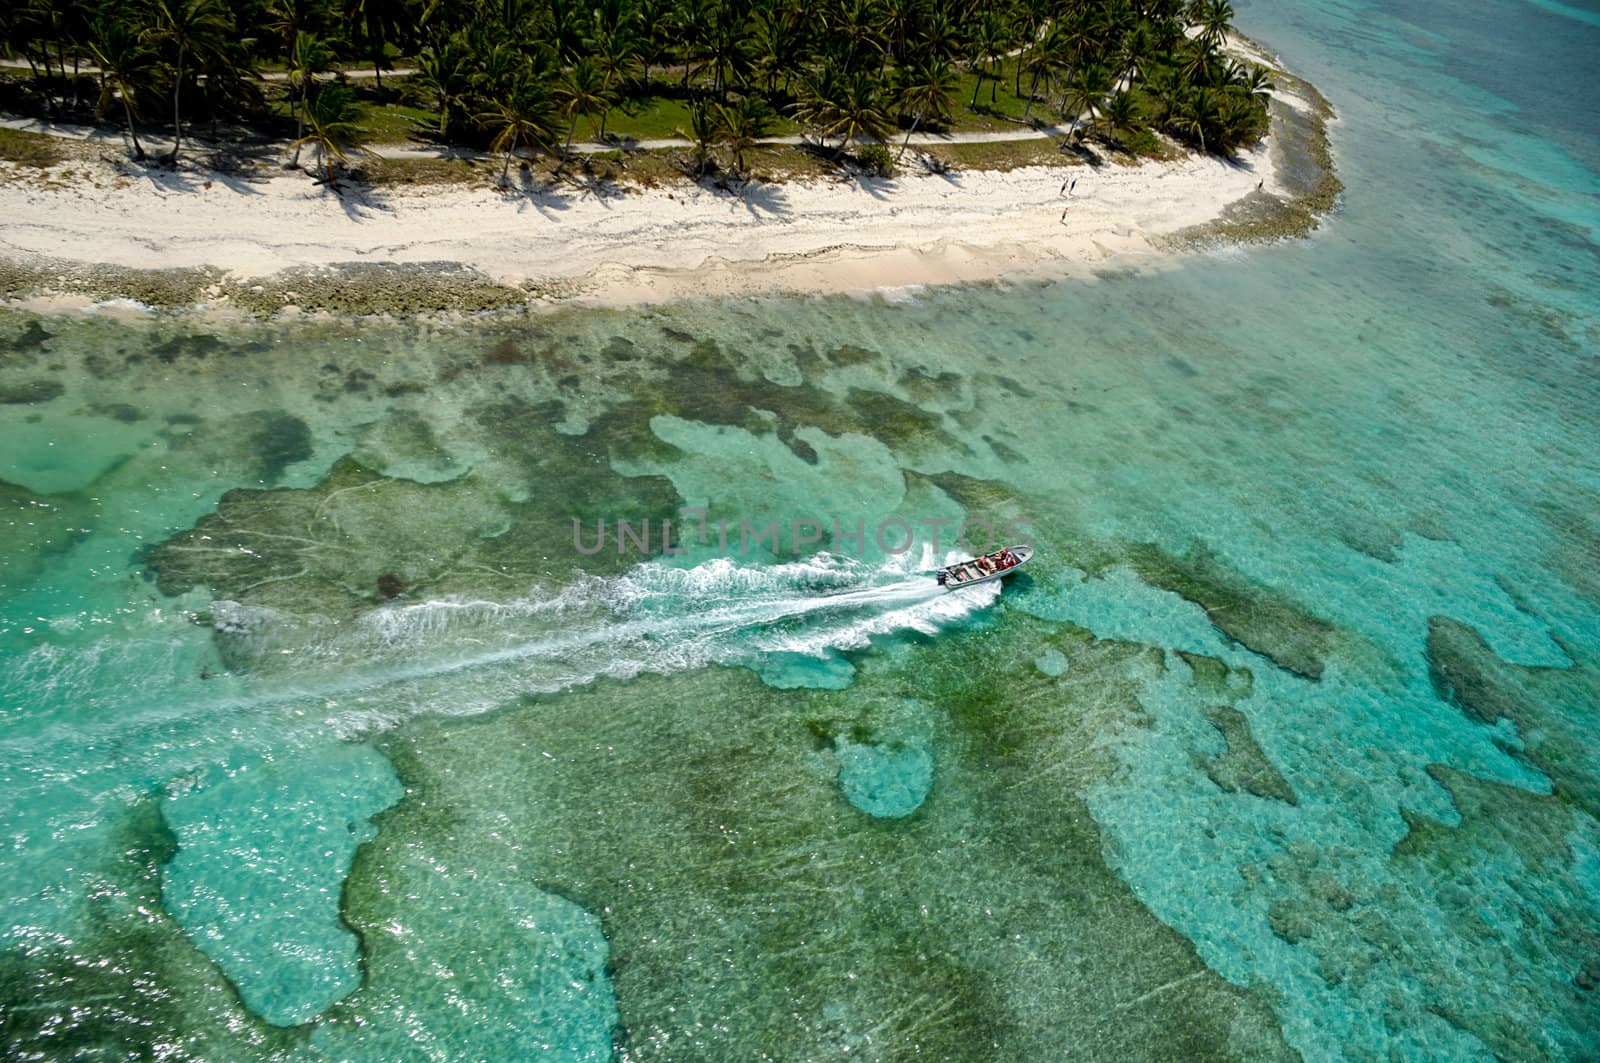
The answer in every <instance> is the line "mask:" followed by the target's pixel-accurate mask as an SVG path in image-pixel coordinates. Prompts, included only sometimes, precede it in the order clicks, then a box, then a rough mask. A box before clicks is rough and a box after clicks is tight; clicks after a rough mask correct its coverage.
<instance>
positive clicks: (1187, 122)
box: [1171, 87, 1217, 152]
mask: <svg viewBox="0 0 1600 1063" xmlns="http://www.w3.org/2000/svg"><path fill="white" fill-rule="evenodd" d="M1216 113H1217V102H1216V94H1215V93H1213V92H1212V91H1211V90H1210V89H1208V88H1204V87H1202V88H1198V89H1195V90H1194V91H1193V92H1191V93H1189V94H1188V95H1187V96H1185V97H1184V99H1183V100H1182V102H1181V103H1180V104H1179V106H1178V109H1177V111H1176V112H1175V113H1174V114H1173V116H1172V119H1171V122H1172V125H1173V126H1174V128H1176V129H1177V130H1178V132H1180V133H1185V134H1187V135H1189V136H1192V137H1194V138H1195V139H1196V140H1198V141H1199V142H1200V150H1201V151H1202V152H1203V151H1205V150H1206V130H1207V129H1208V128H1209V127H1210V126H1211V124H1212V123H1213V122H1214V121H1215V120H1216Z"/></svg>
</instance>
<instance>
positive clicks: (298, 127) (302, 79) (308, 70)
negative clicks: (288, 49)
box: [289, 30, 333, 166]
mask: <svg viewBox="0 0 1600 1063" xmlns="http://www.w3.org/2000/svg"><path fill="white" fill-rule="evenodd" d="M332 66H333V50H332V49H331V48H329V47H328V46H327V44H325V43H324V42H323V40H322V38H320V37H318V36H317V35H316V34H314V33H307V32H306V31H305V30H301V31H300V32H299V33H298V34H297V35H296V36H295V39H294V51H293V52H292V53H291V54H290V57H289V88H290V91H291V92H293V93H294V94H295V96H296V98H295V100H294V139H295V142H296V143H299V141H300V138H301V137H303V136H305V134H306V105H307V104H308V102H309V101H310V99H311V96H312V95H313V94H314V90H315V88H316V79H317V75H318V74H322V73H326V72H327V71H328V69H329V68H330V67H332ZM289 165H291V166H299V165H300V149H299V148H296V149H295V152H294V158H293V159H292V160H291V161H290V163H289Z"/></svg>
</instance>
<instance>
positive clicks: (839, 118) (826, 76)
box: [795, 63, 889, 151]
mask: <svg viewBox="0 0 1600 1063" xmlns="http://www.w3.org/2000/svg"><path fill="white" fill-rule="evenodd" d="M795 116H796V117H797V118H799V119H800V121H801V123H802V124H804V125H808V126H810V127H812V128H813V129H814V130H816V133H817V136H818V138H819V139H823V140H825V139H827V138H828V137H833V136H836V137H839V138H840V141H839V146H840V148H841V149H844V150H847V151H848V150H849V148H850V146H851V145H852V144H854V143H855V142H856V141H857V140H860V139H862V138H863V137H865V138H868V139H871V140H876V141H879V142H882V141H883V140H885V139H886V138H887V136H888V129H889V115H888V114H887V113H886V112H885V111H884V109H883V100H882V96H881V94H880V91H879V89H878V83H877V82H876V81H875V80H874V79H873V78H871V77H870V76H868V75H867V74H865V73H863V72H860V71H857V72H856V73H854V74H840V73H838V71H837V69H836V68H835V67H834V66H833V65H832V64H831V63H830V64H825V65H824V66H823V68H822V69H821V70H820V71H819V72H818V74H817V75H816V77H815V78H813V79H812V80H811V81H809V82H808V84H807V85H806V86H805V88H804V89H803V91H802V96H801V101H800V103H799V104H798V105H797V106H796V108H795Z"/></svg>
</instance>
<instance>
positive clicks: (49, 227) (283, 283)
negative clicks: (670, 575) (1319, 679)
mask: <svg viewBox="0 0 1600 1063" xmlns="http://www.w3.org/2000/svg"><path fill="white" fill-rule="evenodd" d="M1286 95H1287V94H1286ZM1313 95H1314V92H1313ZM1273 115H1274V135H1273V136H1269V137H1268V139H1267V141H1266V142H1265V143H1264V144H1263V145H1262V146H1260V147H1258V148H1257V149H1256V150H1254V151H1252V152H1249V153H1245V154H1242V155H1241V156H1240V157H1238V158H1237V159H1234V160H1230V161H1223V160H1220V159H1216V158H1211V157H1201V156H1189V157H1186V158H1183V159H1180V160H1177V161H1174V162H1145V163H1143V164H1141V165H1138V166H1126V165H1119V164H1117V163H1115V162H1110V161H1108V162H1106V163H1105V164H1103V165H1100V166H1094V167H1091V166H1086V165H1075V166H1068V165H1065V164H1063V165H1061V166H1033V167H1026V168H1021V169H1016V170H1012V171H1009V172H999V171H983V170H966V171H961V172H955V173H950V174H925V173H924V174H914V175H904V176H900V177H897V178H895V179H892V180H887V181H843V180H839V181H823V182H791V183H787V184H781V185H764V184H753V185H751V186H749V187H747V188H745V189H744V190H742V192H737V193H736V192H727V191H719V190H715V189H711V188H705V187H697V186H691V185H688V184H680V185H676V186H673V187H667V188H655V189H639V188H634V187H626V188H623V187H616V186H604V187H603V188H601V189H599V190H596V189H593V188H581V187H565V186H561V187H556V188H553V189H549V190H543V191H535V190H518V191H515V192H500V191H495V190H490V189H486V188H481V187H460V186H434V187H427V186H424V187H406V188H403V189H399V190H395V191H387V190H384V191H381V192H379V193H374V194H368V195H365V196H363V195H357V194H354V193H346V195H345V196H344V197H343V198H340V197H338V196H335V195H333V194H331V193H329V192H327V191H325V190H323V189H321V188H319V187H317V186H314V185H312V184H311V183H310V181H308V180H307V179H306V177H305V176H304V175H301V174H295V173H288V174H285V173H282V172H271V171H266V170H264V171H261V172H260V175H259V176H251V177H248V178H240V177H237V176H227V175H222V174H178V175H173V174H163V173H160V172H158V171H151V172H145V171H142V170H141V171H127V172H123V173H119V172H118V171H117V169H116V168H114V167H113V166H112V165H110V164H108V163H105V162H97V163H94V164H85V163H78V164H76V165H75V166H73V167H71V169H72V170H74V171H76V173H75V174H73V175H72V176H71V177H70V179H67V180H61V179H57V180H40V179H32V180H28V179H12V180H7V181H5V182H4V183H0V218H3V219H5V220H4V221H3V222H0V259H3V260H5V262H4V264H5V266H6V267H7V270H6V272H8V273H9V274H11V276H9V277H8V278H6V281H5V284H4V286H3V287H4V289H5V292H4V294H5V295H6V296H7V297H8V298H10V299H11V300H12V301H13V302H15V301H17V300H18V299H20V298H30V297H31V301H34V302H37V300H38V298H39V297H40V296H44V297H49V296H52V295H68V296H75V297H76V301H77V302H79V303H82V302H83V301H85V300H88V299H92V298H94V297H95V296H97V295H105V296H113V297H115V296H121V297H135V298H137V297H138V296H139V292H140V289H139V287H138V285H137V284H136V283H131V282H130V281H129V280H128V278H129V276H130V275H132V276H137V275H139V274H142V273H144V272H145V271H161V272H163V273H166V274H168V275H169V276H184V277H186V278H187V287H188V288H190V289H192V293H191V295H190V301H191V302H200V303H205V304H207V305H210V306H212V307H214V308H226V307H228V306H229V305H233V306H237V307H239V308H240V309H244V310H248V311H249V312H252V313H262V312H271V311H272V310H274V309H277V308H281V307H285V306H291V305H292V306H299V307H301V308H306V309H316V308H332V309H335V310H342V309H349V308H350V307H349V306H348V305H346V303H345V302H340V301H337V300H335V301H334V302H333V303H332V304H330V303H329V300H328V298H326V291H325V290H326V289H327V288H328V286H329V285H334V286H335V287H337V286H338V285H339V284H340V283H341V280H340V277H341V275H342V274H343V275H346V279H347V278H348V275H349V274H350V272H351V270H352V267H354V269H355V270H356V271H357V272H359V274H360V275H361V277H362V278H363V279H362V281H361V283H366V284H372V283H379V284H382V283H384V280H383V278H385V277H386V276H389V275H391V274H392V276H393V277H394V278H395V281H394V282H395V283H397V284H398V283H406V281H405V278H408V277H409V278H412V279H415V278H416V277H418V276H419V275H420V274H421V273H422V272H425V271H427V270H432V269H435V268H436V267H439V266H440V265H441V264H451V265H452V266H454V267H456V269H455V270H454V274H455V278H456V280H455V281H454V282H453V284H455V285H456V286H461V285H466V286H469V287H470V286H472V285H474V284H476V285H479V286H485V285H486V286H488V287H489V288H490V289H492V290H493V291H495V292H498V293H504V294H503V296H501V295H496V296H495V298H493V299H491V300H489V303H490V305H503V304H504V303H506V302H509V301H514V300H521V301H534V302H540V301H544V302H581V303H594V304H605V305H632V304H638V303H646V302H658V301H664V300H670V299H675V298H681V297H689V296H722V295H737V294H746V293H756V292H855V291H871V290H883V289H896V288H904V287H910V286H918V285H932V284H953V283H962V282H975V281H989V280H997V279H1002V278H1006V277H1010V276H1014V275H1017V274H1022V273H1026V274H1031V275H1044V276H1055V275H1061V274H1070V273H1072V272H1074V271H1075V270H1083V269H1092V268H1103V267H1104V266H1105V265H1106V264H1107V263H1109V262H1113V261H1117V260H1129V259H1143V260H1149V259H1151V258H1152V256H1166V255H1171V254H1173V253H1174V252H1175V249H1176V248H1177V247H1178V246H1179V245H1180V244H1181V243H1182V242H1183V241H1182V240H1179V239H1174V238H1175V237H1181V236H1183V235H1185V234H1189V235H1193V234H1195V233H1196V232H1197V231H1204V229H1205V227H1207V226H1213V225H1214V226H1217V227H1218V231H1219V232H1224V233H1226V230H1227V226H1226V225H1223V224H1222V223H1223V222H1224V220H1225V219H1228V218H1235V219H1237V218H1238V217H1240V216H1250V217H1258V218H1259V217H1271V216H1274V215H1275V214H1280V213H1283V212H1284V211H1286V210H1288V209H1289V208H1290V207H1291V206H1296V205H1298V202H1299V200H1300V199H1302V198H1303V197H1304V195H1305V188H1304V187H1302V186H1303V185H1304V180H1303V178H1297V176H1296V175H1297V174H1298V173H1302V172H1303V171H1304V166H1303V165H1299V166H1297V165H1295V162H1296V160H1294V159H1288V158H1287V156H1286V154H1285V152H1286V148H1290V147H1292V146H1293V143H1294V142H1295V140H1296V139H1297V138H1296V137H1293V136H1280V135H1279V133H1280V127H1281V126H1282V125H1283V123H1284V122H1286V121H1300V120H1303V119H1304V117H1305V115H1306V101H1305V100H1304V99H1302V98H1298V97H1293V96H1290V97H1289V98H1288V99H1285V100H1278V101H1274V104H1273ZM1316 132H1317V134H1318V136H1320V135H1321V125H1320V121H1319V122H1317V123H1316ZM1065 159H1066V157H1065V156H1063V160H1064V162H1065ZM1286 160H1287V164H1286ZM1300 161H1301V162H1303V160H1300ZM96 168H97V169H96ZM85 170H88V172H87V173H85V172H84V171H85ZM13 176H14V177H17V178H20V177H21V175H13ZM1074 178H1075V179H1076V180H1077V187H1076V189H1075V191H1074V192H1073V193H1072V194H1071V195H1064V194H1063V193H1062V184H1063V182H1064V181H1069V180H1072V179H1074ZM1063 211H1065V214H1064V215H1063ZM390 263H393V264H397V265H398V266H400V267H402V268H400V269H397V270H392V271H391V270H388V269H387V268H386V267H387V266H388V264H390ZM325 267H337V268H336V269H332V270H329V269H325ZM380 267H383V268H380ZM130 271H132V272H131V274H130ZM174 271H176V273H174ZM97 277H100V278H102V279H103V281H104V283H99V282H97V280H96V278H97ZM178 287H179V288H180V289H181V288H183V287H184V285H181V284H180V285H179V286H178ZM310 289H318V291H315V292H313V291H310ZM345 294H346V295H348V293H345ZM142 301H147V302H149V301H152V300H151V299H144V300H142ZM153 301H155V302H157V303H158V304H159V303H160V302H161V301H162V300H161V299H160V298H156V299H154V300H153ZM439 301H440V300H439V299H438V298H437V297H433V298H429V299H423V300H422V301H421V303H419V304H418V307H417V308H418V309H432V308H436V307H431V306H425V305H422V304H426V303H430V302H432V303H436V302H439ZM346 302H348V300H346ZM444 302H445V304H446V306H448V305H450V300H449V299H445V300H444ZM398 305H400V306H401V307H402V308H404V307H406V306H408V305H409V304H406V303H404V301H402V302H401V303H400V304H398ZM467 306H468V308H476V307H475V306H473V304H471V303H470V302H469V303H468V304H467ZM378 309H380V310H393V309H395V305H393V304H392V301H390V302H389V303H384V302H383V301H382V300H380V305H379V306H378Z"/></svg>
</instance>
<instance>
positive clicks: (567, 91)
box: [556, 56, 616, 157]
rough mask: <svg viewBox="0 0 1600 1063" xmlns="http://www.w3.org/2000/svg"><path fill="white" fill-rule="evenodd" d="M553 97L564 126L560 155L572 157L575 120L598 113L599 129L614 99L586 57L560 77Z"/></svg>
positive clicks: (591, 60)
mask: <svg viewBox="0 0 1600 1063" xmlns="http://www.w3.org/2000/svg"><path fill="white" fill-rule="evenodd" d="M556 95H557V97H558V98H559V99H560V101H561V117H562V118H565V119H566V120H567V123H568V125H567V146H566V147H565V148H563V149H562V152H561V154H562V156H563V157H565V156H567V155H570V154H572V137H573V134H575V133H576V132H577V131H578V119H579V118H581V117H583V116H584V115H588V114H599V115H600V116H601V119H600V121H601V122H602V128H603V123H604V122H605V117H604V116H605V114H606V112H608V111H610V110H611V108H612V106H613V105H614V103H615V102H616V98H615V97H614V96H612V94H611V91H610V90H609V89H607V88H606V83H605V75H603V74H601V73H600V67H599V66H598V65H596V64H595V61H594V60H593V59H591V58H589V57H588V56H584V57H583V58H582V59H579V60H578V61H577V63H575V64H574V65H573V67H572V69H571V70H569V71H567V73H566V74H565V75H563V77H562V79H561V85H560V87H559V88H558V89H557V90H556Z"/></svg>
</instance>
